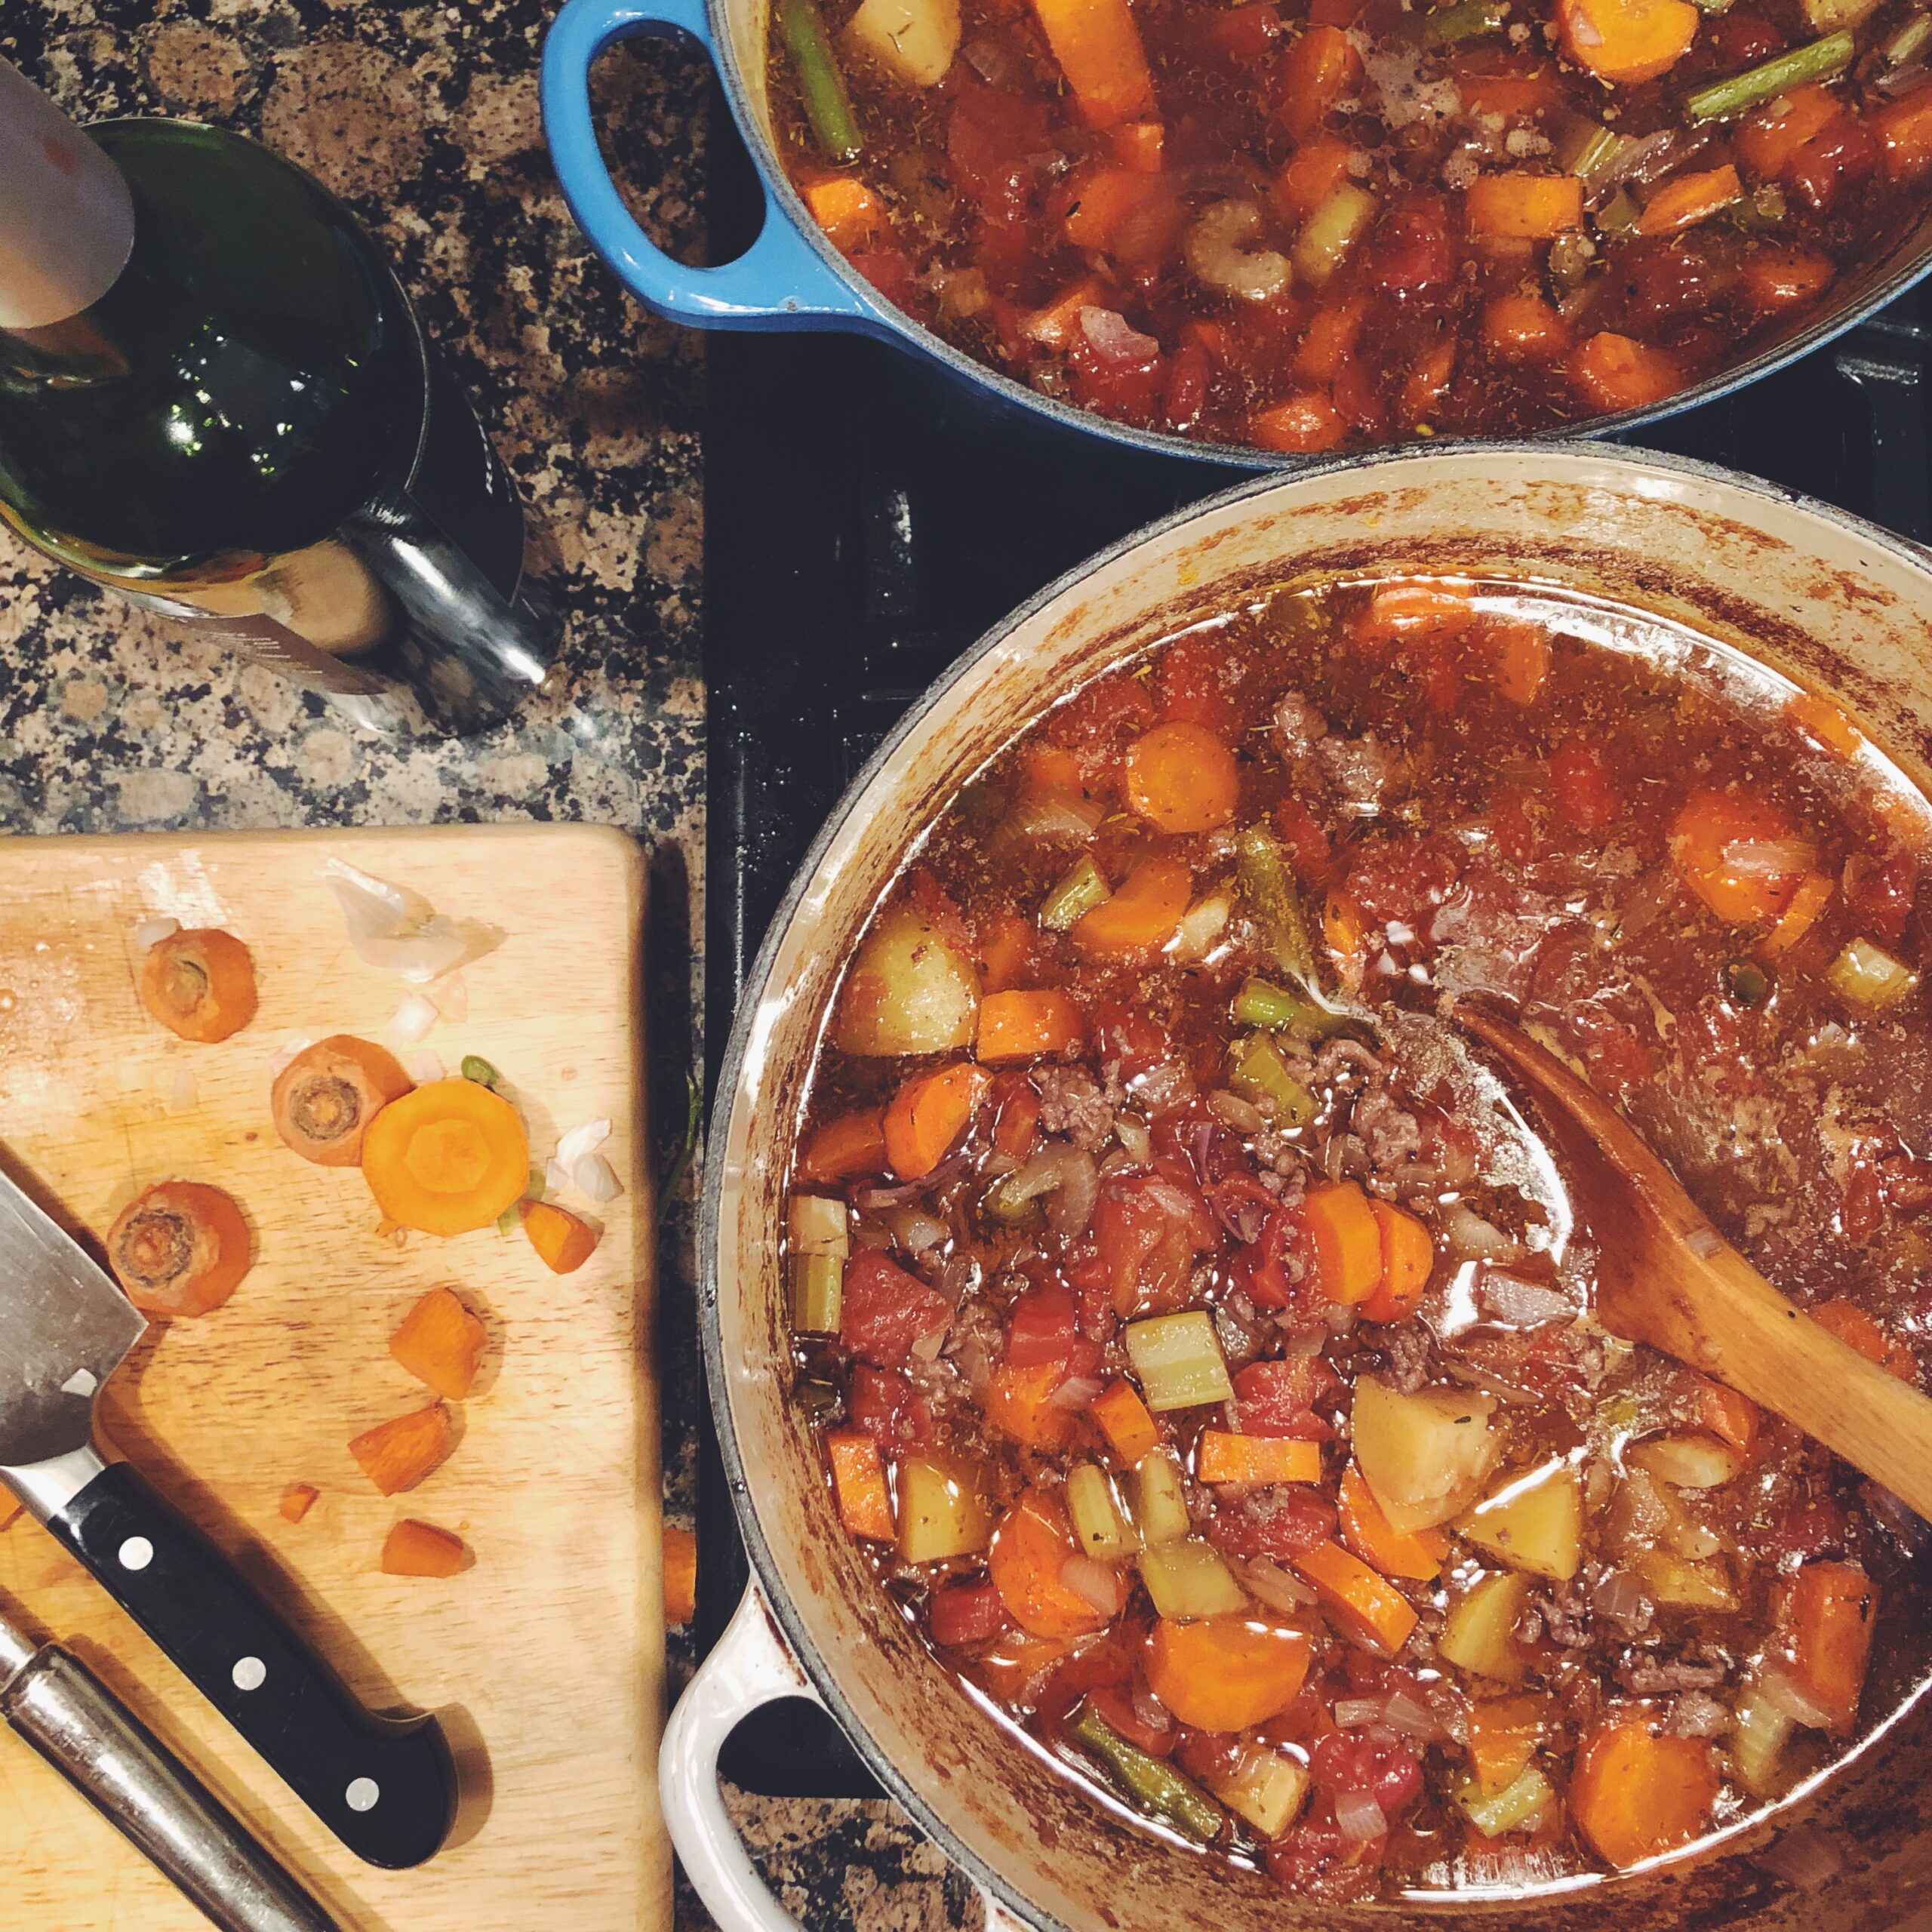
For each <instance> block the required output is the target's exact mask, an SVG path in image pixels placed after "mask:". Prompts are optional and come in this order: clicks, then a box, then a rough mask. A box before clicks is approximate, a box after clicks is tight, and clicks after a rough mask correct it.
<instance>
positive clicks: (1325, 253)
mask: <svg viewBox="0 0 1932 1932" xmlns="http://www.w3.org/2000/svg"><path fill="white" fill-rule="evenodd" d="M1377 205H1378V204H1377V201H1376V198H1375V197H1374V195H1372V194H1371V193H1370V192H1369V191H1368V190H1367V189H1366V188H1358V187H1357V186H1355V184H1354V183H1352V182H1347V183H1343V186H1340V187H1339V188H1337V189H1335V190H1334V192H1332V193H1331V195H1329V197H1328V198H1327V200H1326V201H1325V202H1323V203H1322V204H1321V206H1320V207H1319V208H1317V209H1316V210H1315V212H1314V213H1313V214H1312V215H1310V216H1309V218H1308V220H1306V222H1304V223H1303V224H1302V231H1301V234H1300V237H1299V238H1297V241H1296V242H1295V248H1294V268H1295V273H1296V274H1297V275H1300V277H1301V278H1302V280H1303V281H1306V282H1307V283H1309V284H1310V285H1312V287H1314V288H1321V286H1322V285H1323V284H1324V283H1325V282H1326V281H1328V280H1329V279H1330V278H1331V276H1333V275H1334V272H1335V271H1336V270H1337V269H1339V268H1340V266H1342V264H1343V262H1345V261H1346V260H1347V259H1348V255H1349V250H1350V249H1351V248H1353V247H1354V246H1355V242H1356V241H1357V239H1358V238H1359V237H1360V235H1361V232H1362V231H1363V230H1364V229H1365V228H1367V226H1368V224H1369V223H1371V221H1372V220H1374V218H1375V211H1376V208H1377ZM1262 837H1263V838H1267V834H1266V832H1263V834H1262ZM1269 843H1270V844H1272V843H1273V841H1272V840H1269Z"/></svg>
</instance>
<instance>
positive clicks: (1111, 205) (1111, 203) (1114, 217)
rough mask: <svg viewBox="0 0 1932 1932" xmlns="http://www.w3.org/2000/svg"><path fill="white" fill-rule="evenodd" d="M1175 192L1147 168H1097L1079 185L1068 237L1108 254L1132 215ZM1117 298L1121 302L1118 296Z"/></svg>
mask: <svg viewBox="0 0 1932 1932" xmlns="http://www.w3.org/2000/svg"><path fill="white" fill-rule="evenodd" d="M1173 192H1174V190H1173V189H1172V188H1171V186H1169V185H1168V183H1166V182H1164V181H1163V180H1161V179H1160V178H1159V177H1158V175H1153V174H1149V173H1148V172H1147V171H1146V169H1144V168H1106V167H1102V168H1096V169H1094V171H1092V172H1091V173H1090V174H1087V175H1085V176H1084V177H1081V179H1080V180H1079V181H1078V185H1077V186H1076V187H1075V195H1076V196H1077V197H1078V198H1077V199H1076V200H1075V202H1074V204H1073V206H1072V209H1071V210H1070V211H1069V213H1068V214H1067V217H1066V221H1065V223H1063V226H1064V228H1065V229H1066V238H1067V239H1068V241H1069V242H1072V245H1074V247H1075V248H1078V249H1079V250H1081V251H1082V253H1084V254H1090V255H1104V254H1108V253H1109V252H1110V251H1112V248H1113V245H1114V238H1115V236H1116V235H1118V233H1119V232H1120V231H1121V228H1122V227H1123V226H1124V224H1125V223H1127V222H1128V220H1129V219H1130V218H1131V217H1133V216H1134V215H1135V214H1137V213H1138V212H1139V211H1140V210H1141V209H1142V208H1145V207H1146V206H1147V205H1148V204H1149V202H1151V201H1152V200H1154V199H1155V198H1157V197H1167V196H1171V195H1172V194H1173ZM1114 300H1115V302H1116V303H1117V302H1118V297H1115V298H1114ZM1098 306H1103V307H1105V306H1110V305H1109V304H1107V303H1102V304H1100V305H1098Z"/></svg>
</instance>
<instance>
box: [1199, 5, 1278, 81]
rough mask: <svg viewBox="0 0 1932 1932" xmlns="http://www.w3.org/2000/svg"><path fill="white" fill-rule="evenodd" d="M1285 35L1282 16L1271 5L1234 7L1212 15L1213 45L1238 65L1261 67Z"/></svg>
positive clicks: (1209, 25) (1209, 30)
mask: <svg viewBox="0 0 1932 1932" xmlns="http://www.w3.org/2000/svg"><path fill="white" fill-rule="evenodd" d="M1279 38H1281V11H1280V10H1279V9H1278V8H1275V7H1271V6H1266V5H1263V6H1247V7H1231V8H1229V9H1228V11H1226V13H1224V14H1211V15H1210V16H1209V17H1208V20H1207V40H1208V42H1209V44H1210V45H1212V46H1213V47H1214V48H1216V49H1217V51H1219V52H1220V54H1223V56H1225V57H1226V58H1227V59H1228V60H1232V61H1233V62H1234V63H1235V65H1236V66H1241V67H1258V66H1260V64H1261V63H1262V62H1263V61H1264V60H1266V59H1267V58H1268V57H1269V54H1272V52H1273V51H1275V42H1276V41H1277V40H1278V39H1279Z"/></svg>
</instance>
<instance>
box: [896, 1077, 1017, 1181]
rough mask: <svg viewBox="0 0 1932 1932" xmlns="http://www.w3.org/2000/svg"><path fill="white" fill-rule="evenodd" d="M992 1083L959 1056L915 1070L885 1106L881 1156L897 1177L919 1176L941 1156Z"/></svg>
mask: <svg viewBox="0 0 1932 1932" xmlns="http://www.w3.org/2000/svg"><path fill="white" fill-rule="evenodd" d="M992 1084H993V1077H992V1075H991V1074H990V1073H989V1072H987V1071H986V1069H985V1068H984V1067H980V1066H973V1065H972V1064H971V1063H970V1062H969V1061H965V1060H958V1061H955V1063H953V1064H952V1066H942V1067H940V1068H938V1069H937V1070H936V1071H934V1072H931V1073H919V1074H915V1075H913V1077H912V1078H911V1079H910V1080H908V1081H906V1083H905V1084H904V1085H903V1086H902V1087H901V1088H900V1090H899V1091H898V1093H897V1095H896V1096H895V1097H894V1100H893V1103H892V1104H891V1106H889V1107H888V1108H887V1109H886V1110H885V1151H886V1158H888V1160H889V1161H891V1163H892V1171H893V1172H894V1174H897V1176H898V1177H899V1178H900V1180H921V1179H923V1178H924V1177H925V1176H926V1175H928V1174H931V1172H932V1171H933V1170H934V1168H936V1167H937V1166H938V1165H939V1164H940V1161H943V1160H944V1159H945V1158H946V1154H947V1152H949V1149H951V1147H952V1143H954V1142H955V1140H958V1138H959V1137H960V1136H961V1134H964V1132H965V1131H966V1129H967V1128H968V1126H969V1125H970V1124H971V1121H972V1118H973V1116H974V1115H975V1114H976V1113H977V1112H979V1110H980V1103H981V1102H982V1101H983V1100H985V1098H986V1095H987V1094H988V1093H989V1091H991V1089H992Z"/></svg>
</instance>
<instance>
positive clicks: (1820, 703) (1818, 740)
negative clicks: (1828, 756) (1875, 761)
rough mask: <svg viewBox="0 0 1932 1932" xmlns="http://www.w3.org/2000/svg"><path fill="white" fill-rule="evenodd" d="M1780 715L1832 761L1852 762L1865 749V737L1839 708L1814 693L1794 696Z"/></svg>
mask: <svg viewBox="0 0 1932 1932" xmlns="http://www.w3.org/2000/svg"><path fill="white" fill-rule="evenodd" d="M1784 715H1786V717H1787V718H1789V719H1790V720H1791V721H1792V724H1795V725H1796V726H1797V727H1798V729H1799V730H1800V731H1802V732H1803V733H1804V735H1805V736H1806V737H1807V738H1809V739H1810V740H1811V741H1812V743H1814V744H1816V745H1820V746H1823V748H1824V749H1826V751H1828V752H1831V753H1832V755H1834V756H1835V757H1838V758H1846V759H1850V758H1856V757H1857V755H1858V754H1859V753H1860V752H1862V751H1863V749H1865V734H1864V733H1863V731H1860V729H1859V728H1858V727H1857V725H1856V724H1854V723H1853V722H1852V721H1851V720H1850V718H1847V716H1846V715H1845V714H1844V712H1843V710H1842V709H1840V707H1839V706H1837V705H1835V704H1834V703H1832V701H1831V700H1830V699H1829V698H1828V697H1819V695H1818V694H1817V692H1815V691H1800V692H1798V694H1797V695H1796V696H1795V697H1793V698H1792V699H1791V700H1790V701H1789V703H1787V704H1786V706H1785V708H1784Z"/></svg>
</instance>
